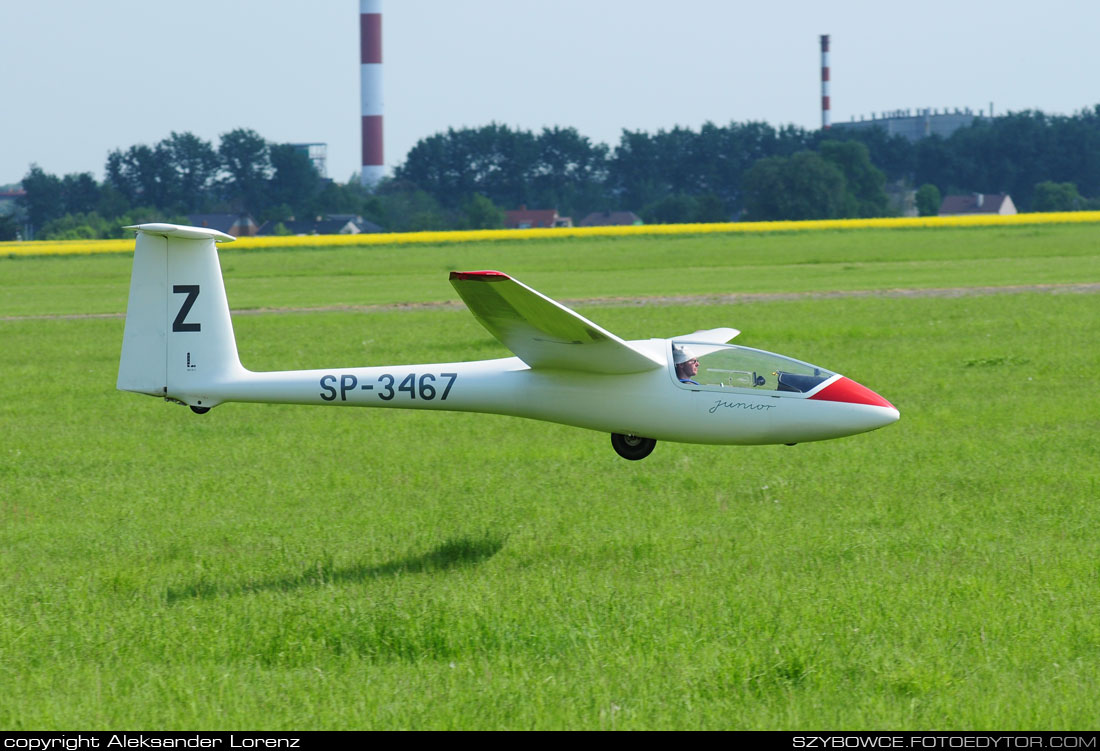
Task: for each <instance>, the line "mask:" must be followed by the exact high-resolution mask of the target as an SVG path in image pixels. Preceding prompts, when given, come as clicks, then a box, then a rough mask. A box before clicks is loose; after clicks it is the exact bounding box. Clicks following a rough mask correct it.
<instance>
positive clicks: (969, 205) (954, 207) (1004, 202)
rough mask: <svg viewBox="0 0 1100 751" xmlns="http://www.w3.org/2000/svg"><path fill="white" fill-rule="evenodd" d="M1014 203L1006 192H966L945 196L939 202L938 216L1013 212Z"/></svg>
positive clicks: (1014, 211)
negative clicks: (959, 194)
mask: <svg viewBox="0 0 1100 751" xmlns="http://www.w3.org/2000/svg"><path fill="white" fill-rule="evenodd" d="M1015 213H1017V212H1016V204H1014V203H1012V196H1010V195H1008V194H1007V193H967V194H965V195H961V196H945V197H944V199H943V201H942V202H941V203H940V216H965V215H967V214H1015Z"/></svg>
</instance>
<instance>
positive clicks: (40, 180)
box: [19, 164, 65, 231]
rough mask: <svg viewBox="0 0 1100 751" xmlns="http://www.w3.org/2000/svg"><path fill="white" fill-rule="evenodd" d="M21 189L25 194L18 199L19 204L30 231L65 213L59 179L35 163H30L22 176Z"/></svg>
mask: <svg viewBox="0 0 1100 751" xmlns="http://www.w3.org/2000/svg"><path fill="white" fill-rule="evenodd" d="M23 190H24V191H26V195H25V196H22V197H21V198H20V199H19V204H20V205H21V206H22V207H23V208H24V209H25V210H26V212H27V222H28V223H30V225H31V227H32V231H33V229H37V228H41V227H43V226H44V225H45V224H46V222H48V221H50V220H51V219H56V218H57V217H59V216H61V215H62V214H64V213H65V208H64V207H65V198H64V196H65V191H64V187H63V186H62V182H61V180H60V179H59V178H58V177H57V175H51V174H49V173H47V172H45V171H43V169H42V168H41V167H39V166H38V165H37V164H32V165H31V168H30V170H29V171H28V172H27V174H26V176H25V177H24V178H23Z"/></svg>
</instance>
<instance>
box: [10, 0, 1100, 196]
mask: <svg viewBox="0 0 1100 751" xmlns="http://www.w3.org/2000/svg"><path fill="white" fill-rule="evenodd" d="M358 16H359V3H358V1H357V0H188V1H187V2H185V3H178V2H165V1H164V0H100V2H88V1H87V0H33V1H30V0H0V93H2V102H3V104H2V107H0V185H2V184H7V183H13V182H17V181H18V180H20V179H21V178H22V177H23V176H24V175H25V174H26V173H27V170H28V168H29V167H30V165H31V163H37V164H38V165H39V166H40V167H42V169H44V170H45V171H47V172H50V173H54V174H57V175H64V174H68V173H72V172H91V173H93V174H94V175H95V176H96V178H97V179H102V178H103V166H104V164H105V162H106V160H107V154H108V152H110V151H111V150H114V149H123V150H125V149H127V148H129V147H130V146H132V145H135V144H138V143H145V144H150V145H152V144H155V143H156V142H158V141H160V140H161V139H163V138H166V137H168V136H169V135H170V134H171V133H172V132H173V131H175V132H180V133H182V132H187V131H189V132H191V133H194V134H195V135H197V136H199V137H201V138H204V139H206V140H208V141H210V142H211V143H213V144H214V145H215V146H217V143H218V139H219V137H220V136H221V135H222V134H223V133H226V132H228V131H231V130H233V129H235V128H251V129H252V130H255V131H256V132H257V133H259V134H260V135H261V136H263V137H264V138H266V139H267V140H269V141H272V142H280V143H281V142H324V143H327V144H328V173H329V177H332V178H334V179H336V180H338V181H340V182H346V181H347V180H348V179H350V178H351V176H352V174H353V173H355V172H357V171H358V170H359V165H360V164H361V161H362V159H361V156H362V155H361V153H360V127H359V113H360V103H359V23H358ZM1097 29H1100V3H1096V2H1091V1H1088V0H1078V1H1077V2H1067V1H1065V0H1046V1H1045V2H1034V0H1026V1H1021V0H1003V1H1002V2H998V3H992V2H959V1H958V0H953V1H951V2H946V1H945V0H921V1H920V2H910V3H888V2H883V0H874V1H864V0H852V1H846V0H833V1H832V2H828V3H824V2H821V1H820V0H817V1H816V2H803V1H802V0H798V1H795V0H788V1H787V2H774V3H773V2H759V1H758V0H753V1H752V2H748V1H745V0H682V1H681V2H679V3H670V2H668V1H667V0H662V1H661V2H658V1H657V0H556V2H552V3H547V2H532V1H531V0H461V1H460V2H458V1H456V0H383V21H382V32H383V43H382V46H383V64H384V74H383V75H384V95H383V98H384V103H385V120H384V123H385V125H384V128H385V155H386V164H387V167H388V169H389V170H390V171H392V169H393V168H394V167H395V166H397V165H399V164H401V162H403V161H404V158H405V156H406V154H407V153H408V151H409V149H411V148H412V147H413V146H414V145H415V144H416V143H417V141H419V140H420V139H422V138H426V137H428V136H431V135H432V134H434V133H438V132H442V131H446V129H447V128H450V127H453V128H461V127H477V126H481V125H486V124H489V123H492V122H497V123H502V124H505V125H508V126H511V127H515V128H523V129H527V130H534V131H539V130H541V129H542V128H544V127H553V126H562V127H574V128H576V129H577V130H578V131H579V132H580V133H581V134H582V135H584V136H587V137H588V138H590V139H591V140H592V141H595V142H602V143H606V144H608V145H609V146H612V147H614V146H615V145H616V144H617V143H618V141H619V136H620V134H621V132H622V131H623V130H624V129H627V130H642V131H649V132H655V131H656V130H658V129H670V128H673V127H676V126H683V127H689V128H692V129H698V128H699V127H700V126H701V125H702V124H704V123H706V122H707V121H711V122H714V123H716V124H720V125H725V124H728V123H730V122H745V121H749V120H755V121H765V122H768V123H771V124H772V125H776V126H779V125H785V124H794V125H798V126H801V127H804V128H816V127H819V126H820V124H821V107H820V88H821V82H820V50H819V43H818V38H819V36H820V35H821V34H829V35H830V37H831V46H830V67H831V79H832V80H831V95H832V119H833V122H834V123H836V122H841V121H845V120H850V119H852V118H853V117H854V118H855V119H857V120H858V119H859V118H860V117H861V116H863V117H867V118H870V116H871V114H872V113H882V112H884V111H887V110H897V109H903V108H909V109H916V108H921V107H933V108H937V109H942V108H945V107H948V108H952V109H954V108H956V107H958V108H963V107H970V108H971V109H973V110H974V111H975V112H977V111H978V110H986V111H988V108H989V106H990V103H992V104H993V107H994V112H995V113H1004V112H1006V111H1020V110H1025V109H1039V110H1042V111H1044V112H1046V113H1048V114H1067V115H1068V114H1073V113H1074V112H1077V111H1079V110H1080V109H1082V108H1085V107H1088V108H1091V107H1092V106H1094V105H1096V104H1098V103H1100V90H1098V84H1097V83H1096V82H1097V81H1098V80H1100V79H1097V77H1096V75H1095V71H1097V70H1100V44H1097V43H1096V39H1095V37H1096V32H1097Z"/></svg>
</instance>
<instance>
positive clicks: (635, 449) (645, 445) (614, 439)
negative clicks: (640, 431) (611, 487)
mask: <svg viewBox="0 0 1100 751" xmlns="http://www.w3.org/2000/svg"><path fill="white" fill-rule="evenodd" d="M611 445H612V447H614V449H615V453H617V454H618V455H619V456H621V457H622V458H624V459H629V460H630V461H632V462H636V461H638V460H639V459H645V458H646V457H647V456H649V455H650V454H651V453H653V447H654V446H656V445H657V441H656V440H655V439H653V438H639V437H638V436H636V435H623V434H622V433H612V434H611Z"/></svg>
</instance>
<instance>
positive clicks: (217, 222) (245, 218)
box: [187, 214, 260, 237]
mask: <svg viewBox="0 0 1100 751" xmlns="http://www.w3.org/2000/svg"><path fill="white" fill-rule="evenodd" d="M187 221H188V222H189V223H190V224H191V226H193V227H207V228H209V229H216V230H218V232H224V233H225V234H227V235H233V237H252V236H253V235H255V234H256V233H257V232H258V231H259V229H260V228H259V227H258V226H257V225H256V221H255V220H254V219H253V218H252V217H251V216H250V215H248V214H189V215H188V216H187Z"/></svg>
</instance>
